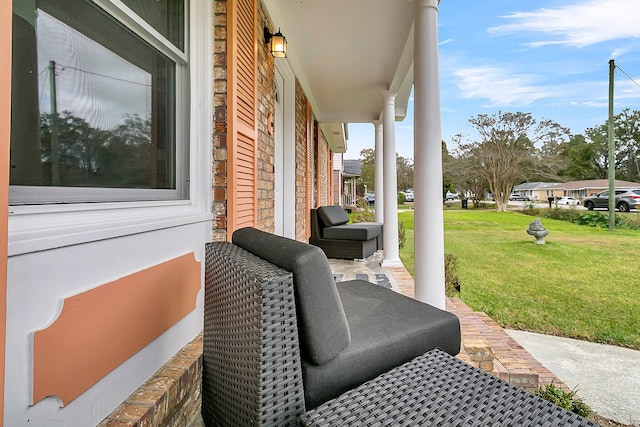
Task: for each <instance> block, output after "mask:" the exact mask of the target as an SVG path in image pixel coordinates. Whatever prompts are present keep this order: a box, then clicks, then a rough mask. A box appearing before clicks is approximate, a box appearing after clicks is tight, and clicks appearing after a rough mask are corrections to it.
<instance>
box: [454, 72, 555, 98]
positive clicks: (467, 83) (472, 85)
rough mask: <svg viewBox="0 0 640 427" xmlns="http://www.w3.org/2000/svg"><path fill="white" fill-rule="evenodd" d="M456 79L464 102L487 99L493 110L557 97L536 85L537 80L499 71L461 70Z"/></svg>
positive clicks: (527, 76) (456, 74)
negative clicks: (465, 100)
mask: <svg viewBox="0 0 640 427" xmlns="http://www.w3.org/2000/svg"><path fill="white" fill-rule="evenodd" d="M454 75H455V76H456V77H457V79H458V80H457V82H456V84H457V85H458V88H459V89H460V91H461V92H462V96H463V97H464V98H469V99H471V98H480V99H487V100H488V101H489V104H490V106H493V107H502V106H523V105H530V104H532V103H533V102H535V101H537V100H539V99H542V98H548V97H551V96H552V95H553V92H552V91H550V90H549V89H548V88H546V87H544V86H540V85H536V84H535V83H534V80H535V78H534V77H533V76H531V75H525V74H521V75H517V74H514V73H510V72H508V71H506V70H503V69H501V68H497V67H491V66H484V67H472V68H461V69H458V70H456V71H454Z"/></svg>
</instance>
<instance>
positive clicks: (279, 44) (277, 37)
mask: <svg viewBox="0 0 640 427" xmlns="http://www.w3.org/2000/svg"><path fill="white" fill-rule="evenodd" d="M264 42H265V43H266V44H268V45H269V49H270V50H271V55H273V57H274V58H286V57H287V39H286V38H285V37H284V36H283V35H282V33H281V32H280V29H278V32H277V33H275V34H271V33H270V32H269V29H268V28H267V27H264Z"/></svg>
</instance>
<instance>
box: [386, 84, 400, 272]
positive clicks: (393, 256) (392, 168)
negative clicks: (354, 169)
mask: <svg viewBox="0 0 640 427" xmlns="http://www.w3.org/2000/svg"><path fill="white" fill-rule="evenodd" d="M383 96H384V106H383V110H382V111H383V113H382V114H383V117H382V119H383V121H384V124H383V127H382V138H383V142H382V144H383V154H382V162H383V173H384V199H383V203H384V223H383V224H384V225H383V227H382V239H383V242H384V243H383V246H384V248H383V251H382V253H383V255H384V258H383V260H382V266H383V267H401V266H402V261H400V249H399V247H398V177H397V176H396V126H395V121H396V94H395V93H391V92H384V93H383Z"/></svg>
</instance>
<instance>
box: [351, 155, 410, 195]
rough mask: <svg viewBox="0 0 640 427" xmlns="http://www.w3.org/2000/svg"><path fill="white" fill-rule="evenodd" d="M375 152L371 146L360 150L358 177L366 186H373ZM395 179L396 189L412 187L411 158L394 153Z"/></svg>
mask: <svg viewBox="0 0 640 427" xmlns="http://www.w3.org/2000/svg"><path fill="white" fill-rule="evenodd" d="M375 163H376V152H375V150H373V149H372V148H365V149H364V150H362V151H360V164H361V175H360V179H361V180H362V183H363V184H364V185H366V186H367V188H370V189H373V188H375V187H374V185H375V182H374V181H375V177H374V175H375ZM396 179H397V184H398V189H400V190H406V189H407V188H413V163H412V162H411V159H408V158H406V157H402V156H399V155H398V154H396Z"/></svg>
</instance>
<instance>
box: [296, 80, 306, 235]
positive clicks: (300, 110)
mask: <svg viewBox="0 0 640 427" xmlns="http://www.w3.org/2000/svg"><path fill="white" fill-rule="evenodd" d="M306 105H307V99H306V97H305V96H304V93H303V91H302V87H301V86H300V84H299V83H298V82H297V81H296V239H297V240H300V241H306V240H307V236H306V224H307V220H308V219H307V213H306V212H307V194H306V192H307V190H306V185H307V178H308V177H307V163H306V162H307V140H306V121H305V118H306Z"/></svg>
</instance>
